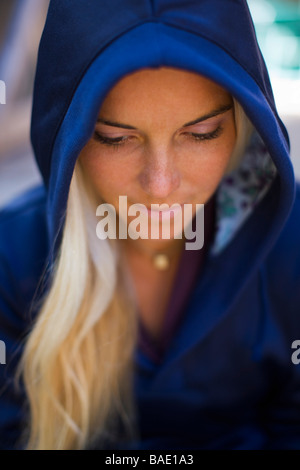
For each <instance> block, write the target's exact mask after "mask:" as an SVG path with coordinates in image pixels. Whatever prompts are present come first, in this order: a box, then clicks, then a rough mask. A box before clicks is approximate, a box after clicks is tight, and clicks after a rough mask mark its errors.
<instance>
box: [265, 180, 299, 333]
mask: <svg viewBox="0 0 300 470" xmlns="http://www.w3.org/2000/svg"><path fill="white" fill-rule="evenodd" d="M264 273H265V278H266V282H267V288H268V291H269V294H270V295H271V299H272V303H273V306H274V308H275V309H277V310H278V311H281V312H282V311H284V312H285V313H286V315H285V318H286V320H287V321H292V323H293V322H297V327H298V328H299V326H300V316H299V309H300V185H299V184H297V189H296V197H295V201H294V205H293V208H292V210H291V213H290V215H289V217H288V219H287V222H286V224H285V226H284V228H283V230H282V232H281V234H280V236H279V238H278V240H277V242H276V243H275V245H274V246H273V248H272V250H271V252H270V253H269V255H268V257H267V258H266V261H265V263H264ZM288 313H290V314H289V315H288ZM281 316H282V313H281ZM294 326H295V327H296V324H295V325H294Z"/></svg>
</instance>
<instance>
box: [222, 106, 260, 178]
mask: <svg viewBox="0 0 300 470" xmlns="http://www.w3.org/2000/svg"><path fill="white" fill-rule="evenodd" d="M233 105H234V119H235V129H236V143H235V147H234V150H233V152H232V155H231V158H230V160H229V164H228V166H227V169H226V172H225V174H229V173H230V172H232V171H234V170H235V169H236V168H237V167H238V166H239V164H240V162H241V159H242V158H243V156H244V153H245V149H246V147H247V145H248V143H249V140H250V138H251V135H252V133H253V131H254V127H253V124H252V123H251V122H250V120H249V119H248V117H247V116H246V113H245V111H244V110H243V108H242V106H241V105H240V103H239V102H238V101H237V100H236V99H235V98H233Z"/></svg>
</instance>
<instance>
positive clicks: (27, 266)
mask: <svg viewBox="0 0 300 470" xmlns="http://www.w3.org/2000/svg"><path fill="white" fill-rule="evenodd" d="M47 253H48V236H47V221H46V193H45V189H44V187H43V186H39V187H36V188H33V189H30V190H29V191H27V192H26V193H23V194H22V195H21V196H19V197H17V198H16V199H14V200H13V201H11V202H10V203H9V204H8V205H7V206H5V207H4V208H2V209H1V210H0V312H1V302H2V304H3V302H4V301H5V302H6V303H10V304H11V307H12V308H13V309H14V310H21V309H22V311H24V309H25V310H26V308H27V306H28V304H29V302H30V301H31V300H32V296H33V292H34V291H35V289H36V287H37V282H38V278H39V276H40V275H41V273H42V270H43V267H44V265H45V261H46V258H47ZM3 308H4V307H3V305H2V309H3ZM1 313H2V312H1Z"/></svg>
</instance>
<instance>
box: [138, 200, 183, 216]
mask: <svg viewBox="0 0 300 470" xmlns="http://www.w3.org/2000/svg"><path fill="white" fill-rule="evenodd" d="M175 204H176V206H178V207H175V208H173V209H172V208H170V209H157V208H152V207H147V206H145V205H143V204H136V206H138V209H139V210H141V212H142V213H144V214H146V213H147V215H148V216H149V217H150V218H155V219H156V220H157V215H158V214H159V220H164V219H173V218H174V217H175V214H177V213H178V212H181V213H182V211H183V207H184V204H179V203H173V204H171V206H170V205H169V204H168V206H169V207H172V205H175ZM178 204H179V205H178ZM152 205H155V204H152ZM160 205H162V204H160Z"/></svg>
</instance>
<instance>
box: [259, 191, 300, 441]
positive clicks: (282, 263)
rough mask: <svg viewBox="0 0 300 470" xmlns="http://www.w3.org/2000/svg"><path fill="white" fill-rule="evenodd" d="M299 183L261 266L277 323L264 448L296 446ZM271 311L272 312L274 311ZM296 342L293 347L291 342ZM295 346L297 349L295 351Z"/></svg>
mask: <svg viewBox="0 0 300 470" xmlns="http://www.w3.org/2000/svg"><path fill="white" fill-rule="evenodd" d="M299 221H300V187H299V185H298V188H297V193H296V199H295V204H294V207H293V210H292V213H291V215H290V217H289V220H288V222H287V224H286V226H285V228H284V231H283V233H282V234H281V237H280V239H279V240H278V242H277V243H276V245H275V247H274V249H273V250H272V253H271V255H270V257H269V260H268V263H267V265H266V269H265V281H266V293H267V292H268V293H269V295H268V298H269V299H270V300H269V303H270V304H271V303H272V305H271V308H272V311H273V315H274V316H275V318H274V319H275V323H274V324H275V325H276V326H277V332H280V333H277V335H276V338H277V339H276V341H277V345H278V347H277V356H276V358H274V357H269V371H271V374H272V379H273V383H274V384H275V385H274V387H273V390H272V392H271V393H270V398H269V401H268V406H267V408H266V409H267V412H266V415H267V416H266V423H267V434H268V436H269V440H268V443H267V445H266V447H267V449H274V450H275V449H284V450H287V449H298V450H299V449H300V243H299ZM274 312H275V313H274ZM273 337H274V338H275V333H274V335H273ZM295 341H296V342H299V343H298V346H297V349H296V348H295V343H294V342H295ZM297 350H299V352H297Z"/></svg>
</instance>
